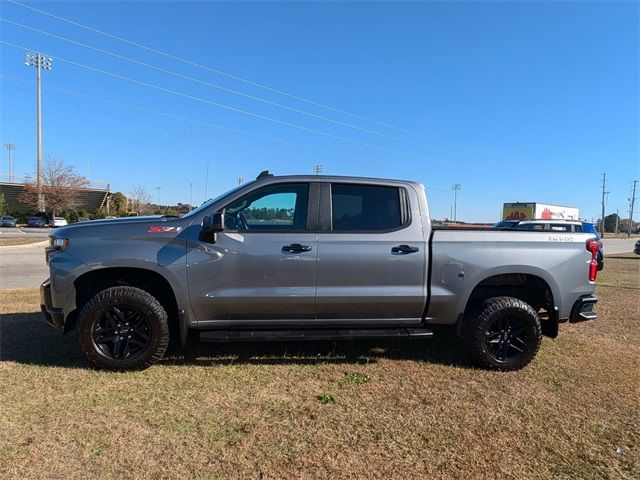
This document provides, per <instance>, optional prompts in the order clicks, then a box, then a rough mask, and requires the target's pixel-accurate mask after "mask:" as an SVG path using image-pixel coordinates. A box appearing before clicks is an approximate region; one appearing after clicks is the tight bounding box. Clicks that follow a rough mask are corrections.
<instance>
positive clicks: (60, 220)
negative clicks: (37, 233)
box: [49, 217, 68, 227]
mask: <svg viewBox="0 0 640 480" xmlns="http://www.w3.org/2000/svg"><path fill="white" fill-rule="evenodd" d="M49 225H51V226H52V227H66V226H67V225H68V223H67V219H66V218H64V217H53V218H52V219H51V221H50V222H49Z"/></svg>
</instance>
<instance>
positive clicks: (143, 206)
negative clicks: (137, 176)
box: [129, 185, 153, 215]
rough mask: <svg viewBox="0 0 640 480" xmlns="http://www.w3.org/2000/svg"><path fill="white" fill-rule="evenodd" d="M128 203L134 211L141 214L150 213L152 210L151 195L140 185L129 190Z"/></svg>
mask: <svg viewBox="0 0 640 480" xmlns="http://www.w3.org/2000/svg"><path fill="white" fill-rule="evenodd" d="M129 204H130V205H131V208H132V209H133V211H134V212H138V213H140V214H142V215H144V214H147V213H150V212H151V211H152V210H153V208H152V207H151V195H150V194H149V192H147V189H146V188H144V187H143V186H142V185H138V186H137V187H136V188H134V189H133V190H132V191H131V193H130V194H129Z"/></svg>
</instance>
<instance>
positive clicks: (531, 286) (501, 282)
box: [458, 273, 559, 338]
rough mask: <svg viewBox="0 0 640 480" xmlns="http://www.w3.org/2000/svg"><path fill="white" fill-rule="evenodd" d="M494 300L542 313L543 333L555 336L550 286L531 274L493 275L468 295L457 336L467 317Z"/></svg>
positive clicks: (542, 279)
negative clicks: (506, 300)
mask: <svg viewBox="0 0 640 480" xmlns="http://www.w3.org/2000/svg"><path fill="white" fill-rule="evenodd" d="M493 297H512V298H517V299H519V300H522V301H523V302H525V303H527V304H528V305H530V306H531V307H532V308H533V309H534V310H535V311H536V312H540V311H541V310H542V311H543V312H542V313H541V318H542V333H543V334H544V335H545V336H547V337H550V338H555V337H557V335H558V321H559V320H558V313H557V310H556V301H557V299H556V298H555V296H554V293H553V289H552V288H551V285H550V284H549V283H548V282H547V281H546V280H545V279H544V278H542V277H540V276H538V275H534V274H530V273H503V274H498V275H492V276H490V277H487V278H485V279H484V280H482V281H481V282H479V283H478V284H477V285H476V286H475V287H474V289H473V290H472V291H471V294H470V295H469V297H468V299H467V302H466V305H465V308H464V313H463V315H461V317H460V321H459V322H458V333H459V334H461V333H462V329H463V328H464V323H465V321H466V319H468V318H469V314H470V313H471V312H472V311H473V310H474V309H477V307H478V305H480V304H481V303H482V302H483V301H485V300H487V299H489V298H493Z"/></svg>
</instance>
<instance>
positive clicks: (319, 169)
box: [313, 164, 324, 175]
mask: <svg viewBox="0 0 640 480" xmlns="http://www.w3.org/2000/svg"><path fill="white" fill-rule="evenodd" d="M323 168H324V165H320V164H317V165H314V166H313V173H314V174H316V175H320V174H321V173H322V169H323Z"/></svg>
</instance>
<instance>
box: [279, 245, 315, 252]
mask: <svg viewBox="0 0 640 480" xmlns="http://www.w3.org/2000/svg"><path fill="white" fill-rule="evenodd" d="M282 251H283V252H289V253H301V252H310V251H311V247H310V246H309V245H300V244H299V243H292V244H291V245H285V246H284V247H282Z"/></svg>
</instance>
